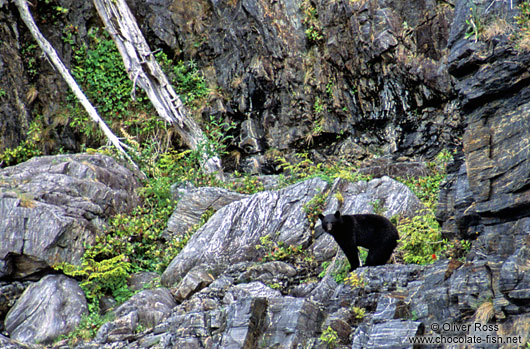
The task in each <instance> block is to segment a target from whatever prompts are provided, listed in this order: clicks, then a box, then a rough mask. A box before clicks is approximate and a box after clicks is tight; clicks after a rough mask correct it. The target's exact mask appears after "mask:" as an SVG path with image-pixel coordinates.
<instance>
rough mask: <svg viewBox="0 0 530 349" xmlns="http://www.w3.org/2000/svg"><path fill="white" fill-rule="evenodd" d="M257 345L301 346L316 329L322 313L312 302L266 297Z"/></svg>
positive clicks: (317, 331)
mask: <svg viewBox="0 0 530 349" xmlns="http://www.w3.org/2000/svg"><path fill="white" fill-rule="evenodd" d="M268 304H269V306H268V308H267V316H266V319H265V324H266V328H265V331H264V333H263V337H262V338H263V339H262V342H260V344H261V345H263V346H265V347H269V348H270V347H276V346H280V347H286V348H292V347H296V346H297V345H301V346H304V344H305V343H308V342H309V341H310V339H311V338H313V337H316V336H317V333H319V329H320V325H321V323H322V321H323V318H324V314H323V313H322V311H321V310H320V308H319V306H318V305H317V304H316V303H313V302H311V301H308V300H305V299H301V298H292V297H282V298H271V299H269V303H268Z"/></svg>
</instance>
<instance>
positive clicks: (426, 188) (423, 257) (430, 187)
mask: <svg viewBox="0 0 530 349" xmlns="http://www.w3.org/2000/svg"><path fill="white" fill-rule="evenodd" d="M451 159H452V154H451V153H450V152H449V151H442V152H440V153H439V154H438V156H437V157H436V159H435V160H434V161H433V162H431V163H429V164H428V169H429V174H428V175H427V176H424V177H419V178H410V179H401V180H402V181H403V182H404V183H405V184H406V185H407V186H408V187H409V188H410V189H411V190H412V191H413V192H414V194H416V196H418V198H419V199H420V201H421V202H422V203H423V204H424V205H425V207H426V209H425V211H424V212H423V214H422V215H418V216H415V217H413V218H406V217H405V218H398V219H397V220H398V226H397V228H398V231H399V235H400V240H399V245H398V248H397V251H398V254H400V257H401V258H402V260H403V262H404V263H415V264H428V263H432V262H434V261H436V260H437V259H439V258H441V257H444V256H446V255H448V256H451V255H452V254H453V253H452V250H453V249H455V248H457V247H461V249H462V251H463V252H466V251H467V250H469V248H470V245H469V242H466V241H447V240H444V239H442V236H441V228H440V225H439V223H438V221H437V220H436V217H435V212H436V205H437V202H438V194H439V192H440V183H441V182H442V181H443V180H444V179H445V174H446V166H447V164H448V162H449V161H451Z"/></svg>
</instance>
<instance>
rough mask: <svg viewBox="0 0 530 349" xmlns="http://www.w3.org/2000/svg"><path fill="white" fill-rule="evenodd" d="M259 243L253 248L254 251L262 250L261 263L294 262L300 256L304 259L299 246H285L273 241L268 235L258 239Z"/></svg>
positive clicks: (281, 242) (282, 243)
mask: <svg viewBox="0 0 530 349" xmlns="http://www.w3.org/2000/svg"><path fill="white" fill-rule="evenodd" d="M259 240H260V243H259V244H258V245H256V246H255V248H256V250H263V251H264V252H265V255H264V256H263V257H262V258H261V260H262V261H264V262H268V261H285V260H294V259H296V258H297V257H300V256H302V259H303V258H304V257H303V255H304V251H303V249H302V246H301V245H298V246H295V245H286V244H285V243H284V242H283V241H279V242H276V241H273V240H272V239H271V236H270V235H265V236H262V237H260V239H259Z"/></svg>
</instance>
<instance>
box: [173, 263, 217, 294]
mask: <svg viewBox="0 0 530 349" xmlns="http://www.w3.org/2000/svg"><path fill="white" fill-rule="evenodd" d="M212 281H214V277H213V276H212V274H211V273H210V272H209V270H208V268H207V267H206V266H204V265H198V266H196V267H194V268H193V269H191V270H190V271H189V272H188V273H187V274H186V276H184V278H183V279H182V281H180V282H179V283H178V285H177V286H176V287H175V288H174V289H173V290H172V294H173V296H174V297H175V299H176V300H177V302H182V301H183V300H185V299H187V298H188V297H190V296H191V295H192V294H194V293H196V292H198V291H200V290H201V289H203V288H205V287H206V286H208V285H209V284H211V283H212Z"/></svg>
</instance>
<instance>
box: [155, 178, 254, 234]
mask: <svg viewBox="0 0 530 349" xmlns="http://www.w3.org/2000/svg"><path fill="white" fill-rule="evenodd" d="M246 196H247V195H244V194H239V193H236V192H232V191H229V190H226V189H223V188H214V187H203V188H193V187H192V188H187V187H184V188H176V190H175V192H174V194H173V198H174V199H175V200H178V203H177V206H176V207H175V210H174V211H173V214H172V215H171V217H169V221H168V223H167V229H166V232H165V235H167V236H168V237H169V238H171V237H173V236H179V235H181V234H184V233H185V232H187V231H188V230H189V229H191V228H192V227H193V226H194V225H195V224H197V223H199V221H200V219H201V216H202V215H203V214H204V213H205V212H206V211H208V210H213V211H214V212H215V211H217V210H219V209H220V208H221V207H224V206H226V205H228V204H230V203H231V202H234V201H238V200H241V199H243V198H245V197H246Z"/></svg>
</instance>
